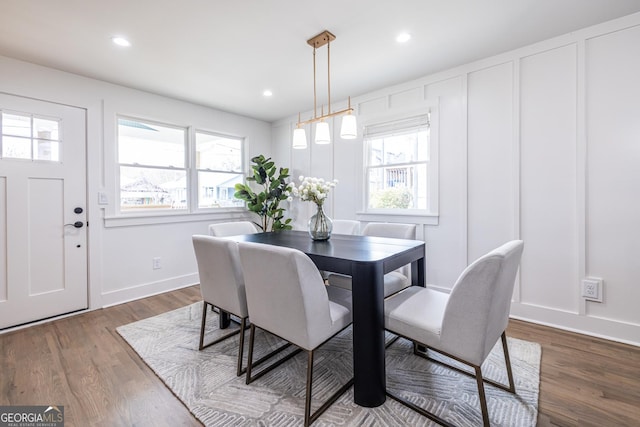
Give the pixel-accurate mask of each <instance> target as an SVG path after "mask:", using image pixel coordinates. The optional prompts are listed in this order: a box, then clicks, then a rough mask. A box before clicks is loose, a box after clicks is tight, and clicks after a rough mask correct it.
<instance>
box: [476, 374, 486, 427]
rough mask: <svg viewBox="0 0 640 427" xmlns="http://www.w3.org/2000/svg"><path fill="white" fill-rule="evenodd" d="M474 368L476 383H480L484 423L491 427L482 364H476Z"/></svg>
mask: <svg viewBox="0 0 640 427" xmlns="http://www.w3.org/2000/svg"><path fill="white" fill-rule="evenodd" d="M473 368H474V369H475V371H476V383H477V384H478V395H479V396H480V409H481V410H482V423H483V425H484V427H489V410H488V409H487V397H486V395H485V394H484V380H483V379H482V369H481V368H480V366H474V367H473Z"/></svg>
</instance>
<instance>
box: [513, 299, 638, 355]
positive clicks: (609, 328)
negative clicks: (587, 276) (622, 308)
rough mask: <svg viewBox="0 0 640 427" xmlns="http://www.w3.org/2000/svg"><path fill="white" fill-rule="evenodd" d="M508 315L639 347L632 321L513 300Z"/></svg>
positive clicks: (636, 329)
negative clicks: (582, 313)
mask: <svg viewBox="0 0 640 427" xmlns="http://www.w3.org/2000/svg"><path fill="white" fill-rule="evenodd" d="M510 317H511V318H513V319H518V320H524V321H526V322H531V323H536V324H539V325H544V326H550V327H553V328H556V329H562V330H565V331H569V332H576V333H579V334H583V335H589V336H592V337H596V338H603V339H606V340H610V341H617V342H621V343H624V344H629V345H633V346H636V347H640V325H635V324H632V323H626V322H621V321H616V320H612V319H603V318H599V317H592V316H581V315H579V314H577V313H571V312H566V311H560V310H555V309H552V308H549V307H541V306H535V305H530V304H522V303H515V302H514V303H512V304H511V314H510Z"/></svg>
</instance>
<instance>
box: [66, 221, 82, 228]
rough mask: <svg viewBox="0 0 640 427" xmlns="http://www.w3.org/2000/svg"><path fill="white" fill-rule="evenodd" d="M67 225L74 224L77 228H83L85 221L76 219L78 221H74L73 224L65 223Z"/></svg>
mask: <svg viewBox="0 0 640 427" xmlns="http://www.w3.org/2000/svg"><path fill="white" fill-rule="evenodd" d="M67 225H72V226H74V227H75V228H82V226H83V225H84V223H83V222H82V221H76V222H74V223H73V224H65V227H66V226H67Z"/></svg>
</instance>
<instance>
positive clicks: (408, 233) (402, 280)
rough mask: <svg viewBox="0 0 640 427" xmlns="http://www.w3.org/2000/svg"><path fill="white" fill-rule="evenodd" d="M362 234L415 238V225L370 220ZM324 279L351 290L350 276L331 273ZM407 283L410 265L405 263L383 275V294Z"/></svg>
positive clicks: (390, 293)
mask: <svg viewBox="0 0 640 427" xmlns="http://www.w3.org/2000/svg"><path fill="white" fill-rule="evenodd" d="M362 235H363V236H375V237H391V238H395V239H411V240H415V238H416V225H415V224H391V223H382V222H371V223H369V224H367V225H365V227H364V228H363V230H362ZM326 280H327V282H328V283H329V285H330V286H335V287H339V288H342V289H348V290H351V276H348V275H344V274H338V273H331V274H329V275H327V277H326ZM409 285H411V266H410V265H406V266H403V267H400V268H399V269H397V270H394V271H392V272H390V273H387V274H385V275H384V296H385V298H386V297H388V296H390V295H393V294H395V293H396V292H400V291H401V290H403V289H405V288H406V287H408V286H409Z"/></svg>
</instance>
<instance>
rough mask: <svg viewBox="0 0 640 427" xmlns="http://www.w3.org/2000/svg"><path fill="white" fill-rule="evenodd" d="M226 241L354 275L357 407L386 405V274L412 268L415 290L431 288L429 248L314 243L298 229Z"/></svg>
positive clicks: (399, 243)
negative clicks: (294, 252) (288, 253)
mask: <svg viewBox="0 0 640 427" xmlns="http://www.w3.org/2000/svg"><path fill="white" fill-rule="evenodd" d="M226 238H227V239H232V240H235V241H237V242H254V243H262V244H267V245H275V246H284V247H288V248H294V249H298V250H300V251H302V252H304V253H305V254H306V255H307V256H309V258H311V260H312V261H313V262H314V264H315V265H316V266H317V267H318V269H319V270H323V271H330V272H335V273H341V274H345V275H349V276H351V287H352V304H353V306H352V315H353V325H352V328H353V329H352V331H353V374H354V402H355V403H356V404H358V405H360V406H364V407H370V408H371V407H376V406H380V405H382V404H383V403H384V402H385V400H386V372H385V332H384V275H385V274H386V273H389V272H391V271H393V270H395V269H397V268H400V267H402V266H404V265H407V264H411V285H413V286H425V271H424V265H425V262H424V261H425V243H424V242H423V241H420V240H405V239H393V238H386V237H373V236H359V235H343V234H333V235H331V237H330V238H329V239H328V240H313V239H311V237H310V236H309V233H308V232H306V231H296V230H280V231H273V232H266V233H255V234H244V235H238V236H229V237H226Z"/></svg>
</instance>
